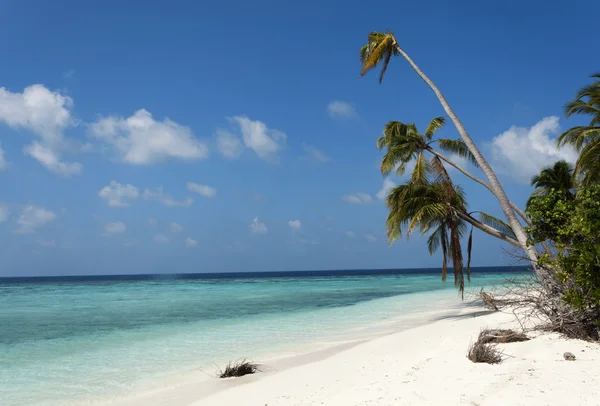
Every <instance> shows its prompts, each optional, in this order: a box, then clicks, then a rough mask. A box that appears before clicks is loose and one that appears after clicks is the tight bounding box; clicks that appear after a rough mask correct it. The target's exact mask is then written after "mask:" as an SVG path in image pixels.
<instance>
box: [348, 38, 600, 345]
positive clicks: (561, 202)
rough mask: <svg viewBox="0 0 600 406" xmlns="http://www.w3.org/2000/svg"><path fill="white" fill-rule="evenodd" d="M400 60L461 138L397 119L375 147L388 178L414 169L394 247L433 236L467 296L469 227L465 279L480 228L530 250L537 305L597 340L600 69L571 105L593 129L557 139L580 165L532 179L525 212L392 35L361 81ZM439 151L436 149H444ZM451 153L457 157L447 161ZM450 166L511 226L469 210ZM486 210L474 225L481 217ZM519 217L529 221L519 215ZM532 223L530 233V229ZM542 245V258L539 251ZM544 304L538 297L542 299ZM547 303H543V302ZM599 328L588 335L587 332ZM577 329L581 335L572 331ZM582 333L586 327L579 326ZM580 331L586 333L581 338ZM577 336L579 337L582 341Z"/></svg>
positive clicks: (370, 48) (395, 213)
mask: <svg viewBox="0 0 600 406" xmlns="http://www.w3.org/2000/svg"><path fill="white" fill-rule="evenodd" d="M394 56H401V57H403V58H404V60H406V62H408V64H409V65H410V66H411V67H412V68H413V70H414V71H415V72H416V73H417V75H418V76H419V77H420V78H421V79H423V81H424V82H425V83H426V84H427V85H428V86H429V87H430V88H431V89H432V90H433V92H434V93H435V95H436V97H437V98H438V100H439V101H440V104H441V105H442V107H443V109H444V111H445V112H446V114H447V117H449V118H450V119H451V120H452V122H453V124H454V126H455V128H456V130H457V131H458V133H459V135H460V139H456V140H450V139H436V138H435V136H436V135H437V132H438V131H439V130H440V129H441V128H442V126H443V125H444V123H445V118H444V117H437V118H434V119H433V120H431V122H430V123H429V125H428V127H427V129H426V130H425V132H424V133H420V132H419V131H418V130H417V127H416V126H415V125H414V124H406V123H403V122H400V121H390V122H388V123H387V124H386V125H385V128H384V130H383V135H382V136H381V137H379V139H378V140H377V148H378V149H379V150H384V151H385V154H384V156H383V159H382V162H381V172H382V174H383V175H388V174H389V173H391V172H392V171H395V172H396V173H397V174H398V175H400V176H402V175H403V174H404V173H405V172H406V170H407V169H408V167H409V166H410V165H412V164H414V168H413V169H412V172H411V174H410V176H409V177H408V180H407V181H406V182H405V183H403V184H401V185H399V186H397V187H395V188H394V189H393V190H392V191H391V192H390V193H389V195H388V196H387V199H386V203H387V207H388V210H389V214H388V217H387V223H386V228H387V233H388V238H389V241H390V243H392V242H394V241H396V240H397V239H398V238H400V237H401V236H403V235H404V236H406V237H407V238H408V237H409V236H410V235H411V233H412V232H414V230H416V229H419V231H420V232H421V234H427V235H428V239H427V246H428V249H429V252H430V253H431V254H433V253H435V252H437V251H441V253H442V279H444V280H445V279H446V274H447V266H448V262H449V261H451V263H452V266H453V268H454V275H455V278H454V279H455V283H456V285H457V286H458V287H459V290H460V291H461V292H463V290H464V279H465V278H464V273H465V272H464V266H463V254H462V247H461V241H462V240H463V239H464V237H465V234H466V232H467V230H468V228H469V225H470V226H471V232H470V234H469V238H468V244H467V245H468V246H467V269H466V275H467V279H469V277H470V275H469V274H470V257H471V248H472V241H473V239H472V234H473V229H475V228H476V229H479V230H481V231H484V232H486V233H487V234H490V235H492V236H494V237H496V238H499V239H502V240H503V241H507V242H509V243H511V244H513V245H514V246H516V247H518V248H520V249H521V250H523V252H525V254H526V255H527V257H528V258H529V260H530V261H531V265H532V267H533V269H534V271H535V273H536V275H537V277H538V280H539V282H540V286H541V287H542V291H543V292H544V296H543V299H542V300H544V301H545V304H544V305H543V306H538V308H545V309H548V312H547V313H545V314H546V315H547V316H548V317H549V319H550V320H551V324H553V327H552V328H555V329H557V330H558V331H562V332H565V331H566V330H565V328H564V323H565V322H567V323H569V324H571V325H580V326H584V327H583V328H584V330H586V331H587V332H585V333H583V335H582V336H586V337H595V338H598V331H599V330H598V324H597V323H598V321H599V320H600V80H598V79H600V73H598V74H595V75H592V77H593V78H594V79H596V81H595V82H593V83H592V84H590V85H588V86H585V87H584V88H582V89H581V90H580V91H579V93H578V94H577V96H576V98H575V99H574V100H573V101H571V102H569V103H568V104H567V105H566V115H567V116H568V117H571V116H574V115H583V116H586V117H589V118H590V121H589V124H587V125H584V126H576V127H573V128H571V129H569V130H568V131H566V132H565V133H564V134H562V135H561V136H560V137H559V141H558V144H559V146H564V145H567V144H568V145H572V146H573V147H574V148H575V149H576V150H577V151H578V152H579V157H578V159H577V162H576V163H575V165H574V166H573V165H572V164H570V163H569V162H566V161H559V162H556V163H555V164H554V165H552V166H550V167H547V168H544V169H542V171H541V172H540V173H539V174H538V175H536V176H534V177H533V179H532V181H531V185H532V186H533V187H534V188H535V190H534V192H533V193H532V195H531V197H530V199H529V200H528V202H527V210H526V212H523V210H521V209H520V208H519V207H518V206H516V205H515V204H514V203H512V202H510V200H509V199H508V196H507V195H506V193H505V192H504V189H503V188H502V185H501V184H500V182H499V181H498V178H497V177H496V175H495V173H494V172H493V170H492V168H491V167H490V165H489V164H488V163H487V161H486V159H485V157H484V156H483V154H482V153H481V151H479V149H478V148H477V146H476V145H475V143H474V142H473V140H472V139H471V137H470V136H469V134H468V133H467V131H466V130H465V128H464V126H463V125H462V123H461V121H460V120H459V119H458V117H457V116H456V114H455V113H454V111H453V110H452V109H451V107H450V105H449V104H448V102H447V100H446V99H445V97H444V95H443V94H442V93H441V91H440V90H439V88H438V87H437V86H436V85H435V84H434V83H433V81H432V80H431V79H430V78H429V77H427V76H426V75H425V74H424V73H423V71H422V70H421V69H420V68H419V67H418V66H417V65H416V64H415V62H414V61H413V60H412V59H411V58H410V57H409V56H408V55H407V53H406V52H405V51H404V50H403V49H402V48H401V47H400V45H399V43H398V41H397V39H396V37H395V36H394V34H392V33H391V32H387V33H383V32H371V33H370V34H369V35H368V39H367V43H366V44H365V45H363V46H362V47H361V48H360V61H361V64H362V69H361V73H360V75H361V76H364V75H365V74H366V73H367V72H369V71H370V70H372V69H374V68H376V67H377V66H380V67H381V71H380V73H379V83H381V82H382V81H383V78H384V76H385V74H386V72H387V70H388V67H389V63H390V61H391V59H392V57H394ZM436 148H437V149H436ZM443 153H447V154H448V155H449V156H450V158H449V157H447V156H445V155H443ZM453 156H458V157H461V158H463V159H466V160H467V161H468V162H470V163H471V164H473V165H474V166H478V167H479V168H480V169H481V170H482V171H483V173H484V174H485V176H486V178H487V181H485V180H482V179H479V178H477V177H476V176H473V174H471V173H469V172H468V171H467V170H466V169H464V168H462V167H461V166H460V165H457V163H456V162H455V161H453V160H452V157H453ZM445 164H447V165H451V166H454V167H455V168H456V169H458V170H459V171H460V172H461V173H462V174H464V175H465V176H467V177H468V178H470V179H471V180H473V181H475V182H477V183H479V184H481V185H483V186H484V187H486V188H487V189H488V190H489V191H490V192H492V193H493V194H494V196H495V197H496V198H497V200H498V202H499V204H500V207H501V209H502V212H503V213H504V215H505V218H506V220H507V221H506V222H504V221H502V220H501V219H497V218H495V217H492V216H490V215H488V214H486V213H483V212H468V211H467V201H466V196H465V194H464V192H463V190H462V188H461V187H460V186H458V185H456V184H454V183H453V181H452V179H450V176H449V175H448V172H447V171H446V169H445V167H444V165H445ZM475 213H479V218H478V219H476V218H475V217H474V216H473V215H474V214H475ZM517 215H519V216H520V217H521V218H522V219H523V220H524V221H525V225H523V224H522V223H521V222H520V221H519V219H518V218H517ZM525 226H527V227H525ZM538 248H540V249H542V250H543V252H544V254H542V255H540V254H539V251H538ZM536 300H537V299H536ZM538 304H539V303H538ZM590 326H592V327H591V330H588V327H590ZM569 331H571V332H572V331H575V330H569ZM579 331H582V330H579ZM577 334H578V333H577ZM577 334H574V335H577Z"/></svg>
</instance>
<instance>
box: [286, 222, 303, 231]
mask: <svg viewBox="0 0 600 406" xmlns="http://www.w3.org/2000/svg"><path fill="white" fill-rule="evenodd" d="M288 226H290V228H291V229H292V230H300V228H301V227H302V223H301V222H300V220H290V221H288Z"/></svg>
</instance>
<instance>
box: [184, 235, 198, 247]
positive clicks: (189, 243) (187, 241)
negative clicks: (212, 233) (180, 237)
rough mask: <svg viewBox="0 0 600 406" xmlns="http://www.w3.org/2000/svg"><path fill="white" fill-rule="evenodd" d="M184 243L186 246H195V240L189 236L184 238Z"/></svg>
mask: <svg viewBox="0 0 600 406" xmlns="http://www.w3.org/2000/svg"><path fill="white" fill-rule="evenodd" d="M185 245H186V247H189V248H192V247H195V246H196V240H192V238H191V237H188V238H186V239H185Z"/></svg>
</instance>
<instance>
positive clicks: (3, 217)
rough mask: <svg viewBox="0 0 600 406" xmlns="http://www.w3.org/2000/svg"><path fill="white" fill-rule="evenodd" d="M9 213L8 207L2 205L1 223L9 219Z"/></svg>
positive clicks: (0, 208) (0, 212) (0, 211)
mask: <svg viewBox="0 0 600 406" xmlns="http://www.w3.org/2000/svg"><path fill="white" fill-rule="evenodd" d="M9 214H10V212H9V211H8V208H6V207H4V206H0V223H4V222H5V221H6V220H8V215H9Z"/></svg>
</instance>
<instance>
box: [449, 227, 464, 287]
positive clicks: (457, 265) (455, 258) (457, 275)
mask: <svg viewBox="0 0 600 406" xmlns="http://www.w3.org/2000/svg"><path fill="white" fill-rule="evenodd" d="M450 251H451V252H452V266H453V268H454V286H456V287H458V291H459V292H460V293H461V294H462V295H463V299H464V291H465V281H464V273H463V272H464V271H463V260H462V248H461V246H460V235H459V233H458V229H457V228H456V226H455V225H451V226H450Z"/></svg>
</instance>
